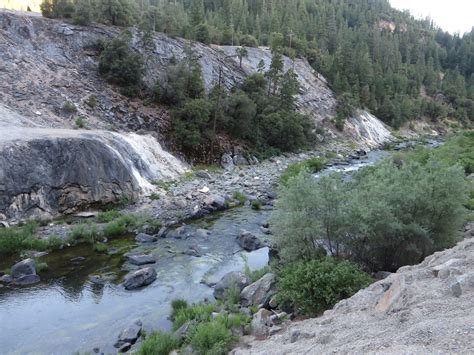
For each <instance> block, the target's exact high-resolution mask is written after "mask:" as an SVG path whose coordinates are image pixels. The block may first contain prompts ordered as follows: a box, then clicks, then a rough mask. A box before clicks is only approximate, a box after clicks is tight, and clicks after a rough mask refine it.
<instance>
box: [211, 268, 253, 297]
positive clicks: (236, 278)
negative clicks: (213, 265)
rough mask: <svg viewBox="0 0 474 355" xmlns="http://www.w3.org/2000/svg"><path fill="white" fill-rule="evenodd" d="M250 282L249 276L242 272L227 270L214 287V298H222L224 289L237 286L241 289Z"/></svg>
mask: <svg viewBox="0 0 474 355" xmlns="http://www.w3.org/2000/svg"><path fill="white" fill-rule="evenodd" d="M250 282H251V280H250V278H249V277H248V276H247V275H245V274H244V273H242V272H238V271H234V272H229V273H228V274H226V275H224V276H223V277H222V279H221V280H220V281H219V282H218V283H217V284H216V286H215V287H214V298H216V299H218V300H221V299H223V298H224V295H225V292H226V290H228V289H230V288H232V287H238V288H239V290H240V291H242V290H243V289H244V288H245V287H246V286H248V285H249V284H250Z"/></svg>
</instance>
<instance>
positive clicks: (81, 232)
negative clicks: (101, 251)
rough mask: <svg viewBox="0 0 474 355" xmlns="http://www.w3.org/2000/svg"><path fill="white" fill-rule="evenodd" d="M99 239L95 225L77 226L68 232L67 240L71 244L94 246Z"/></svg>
mask: <svg viewBox="0 0 474 355" xmlns="http://www.w3.org/2000/svg"><path fill="white" fill-rule="evenodd" d="M98 239H99V233H98V231H97V226H96V225H95V224H79V225H77V226H75V227H73V228H72V229H71V231H70V232H69V240H70V241H71V242H72V243H74V244H75V243H89V244H94V243H95V242H96V241H97V240H98Z"/></svg>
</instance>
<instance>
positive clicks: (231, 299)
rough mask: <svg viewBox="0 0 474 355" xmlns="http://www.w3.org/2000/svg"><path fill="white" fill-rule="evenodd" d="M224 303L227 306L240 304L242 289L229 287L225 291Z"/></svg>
mask: <svg viewBox="0 0 474 355" xmlns="http://www.w3.org/2000/svg"><path fill="white" fill-rule="evenodd" d="M223 301H224V303H225V304H227V305H233V304H238V303H239V302H240V288H239V287H238V286H234V287H229V288H228V289H226V290H225V291H224V299H223Z"/></svg>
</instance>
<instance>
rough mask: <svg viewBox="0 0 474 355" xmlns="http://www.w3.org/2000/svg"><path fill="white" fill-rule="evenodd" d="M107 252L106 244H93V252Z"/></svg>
mask: <svg viewBox="0 0 474 355" xmlns="http://www.w3.org/2000/svg"><path fill="white" fill-rule="evenodd" d="M107 250H108V247H107V244H105V243H95V244H94V251H96V252H98V253H106V252H107Z"/></svg>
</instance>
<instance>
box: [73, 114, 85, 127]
mask: <svg viewBox="0 0 474 355" xmlns="http://www.w3.org/2000/svg"><path fill="white" fill-rule="evenodd" d="M75 123H76V127H77V128H86V122H85V121H84V118H82V117H80V116H79V117H77V118H76V121H75Z"/></svg>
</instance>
